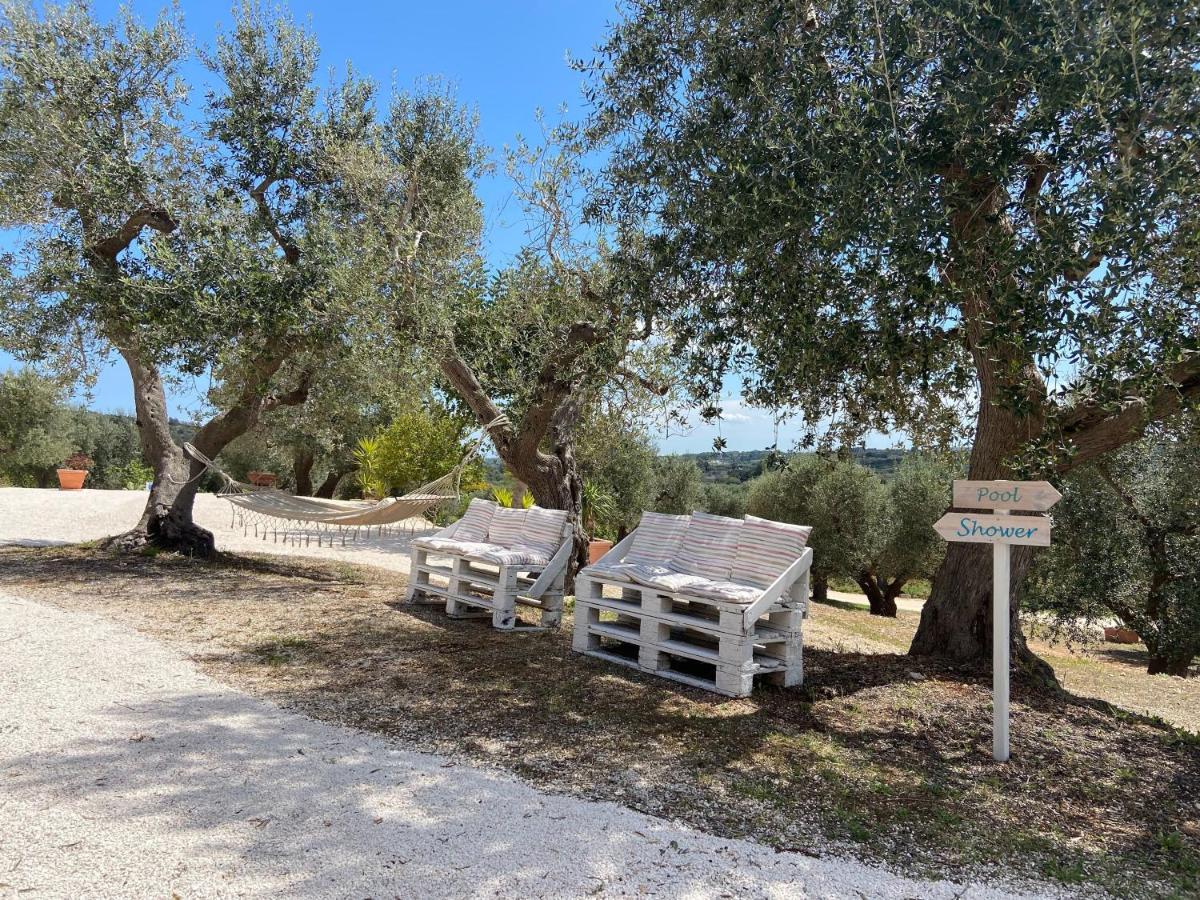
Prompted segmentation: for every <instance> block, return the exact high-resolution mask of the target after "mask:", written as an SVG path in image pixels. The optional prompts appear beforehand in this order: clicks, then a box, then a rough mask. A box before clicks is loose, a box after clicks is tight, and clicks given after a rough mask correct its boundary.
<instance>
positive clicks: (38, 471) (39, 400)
mask: <svg viewBox="0 0 1200 900" xmlns="http://www.w3.org/2000/svg"><path fill="white" fill-rule="evenodd" d="M64 400H65V391H64V390H63V387H62V385H61V384H59V383H58V382H57V381H55V380H54V379H53V378H47V377H45V376H42V375H39V374H38V373H37V372H34V371H33V370H32V369H22V370H20V371H17V372H2V373H0V477H3V478H4V479H6V480H7V481H9V482H11V483H12V484H15V485H16V486H18V487H49V486H50V485H51V483H52V481H53V478H54V468H55V466H60V465H62V462H63V460H65V459H66V458H67V456H69V455H70V454H71V452H72V451H73V450H76V449H79V448H77V447H76V446H75V444H74V442H73V440H72V430H73V423H72V421H71V415H70V412H69V411H68V410H67V408H66V406H65V405H64Z"/></svg>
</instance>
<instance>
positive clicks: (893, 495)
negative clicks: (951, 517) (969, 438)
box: [854, 454, 957, 616]
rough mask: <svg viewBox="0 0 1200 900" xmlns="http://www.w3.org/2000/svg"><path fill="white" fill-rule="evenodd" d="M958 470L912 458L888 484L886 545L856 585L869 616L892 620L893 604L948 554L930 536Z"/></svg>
mask: <svg viewBox="0 0 1200 900" xmlns="http://www.w3.org/2000/svg"><path fill="white" fill-rule="evenodd" d="M956 474H957V466H956V465H955V464H954V463H953V462H951V461H948V460H945V459H942V458H937V457H931V456H926V455H922V454H910V455H908V456H906V457H905V458H904V459H903V460H902V461H901V463H900V466H899V468H897V470H896V472H895V474H893V475H892V477H891V478H890V479H889V480H888V482H887V487H886V492H885V493H884V495H883V498H882V499H883V503H884V511H883V522H882V529H883V534H884V540H883V543H882V545H881V546H880V547H879V548H878V550H877V551H876V554H875V556H874V557H873V558H872V559H870V560H868V561H867V563H866V565H864V566H863V567H862V568H861V569H860V570H859V571H858V572H857V573H856V574H855V575H854V580H855V581H856V582H858V586H859V587H860V588H862V591H863V593H864V594H866V595H867V601H868V602H869V604H870V607H871V613H872V615H883V616H894V615H896V612H897V610H896V598H897V597H899V596H900V594H901V593H902V592H903V590H904V587H905V585H907V584H908V583H909V582H910V581H911V580H912V579H913V578H919V577H930V576H932V575H933V573H934V572H935V571H936V570H937V567H938V566H939V565H940V564H941V561H942V559H943V557H944V556H945V554H946V542H945V541H944V540H942V538H941V537H940V536H939V535H938V534H937V532H936V531H934V530H933V523H934V522H936V521H937V520H938V519H939V518H941V516H942V513H944V512H945V511H946V509H947V507H948V506H949V505H950V483H951V481H952V480H953V479H954V476H955V475H956Z"/></svg>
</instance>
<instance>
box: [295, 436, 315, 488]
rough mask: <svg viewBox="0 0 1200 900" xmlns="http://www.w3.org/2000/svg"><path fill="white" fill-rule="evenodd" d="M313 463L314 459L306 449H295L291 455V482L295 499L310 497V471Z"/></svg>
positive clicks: (311, 486)
mask: <svg viewBox="0 0 1200 900" xmlns="http://www.w3.org/2000/svg"><path fill="white" fill-rule="evenodd" d="M315 462H316V457H315V456H313V453H312V451H311V450H309V449H308V448H307V447H297V448H296V450H295V452H294V453H293V454H292V481H293V482H294V484H295V493H296V496H297V497H311V496H312V493H313V483H312V470H313V464H314V463H315Z"/></svg>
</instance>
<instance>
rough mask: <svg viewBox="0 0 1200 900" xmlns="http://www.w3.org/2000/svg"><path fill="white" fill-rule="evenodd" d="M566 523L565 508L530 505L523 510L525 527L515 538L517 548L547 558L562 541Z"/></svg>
mask: <svg viewBox="0 0 1200 900" xmlns="http://www.w3.org/2000/svg"><path fill="white" fill-rule="evenodd" d="M566 524H567V511H566V510H565V509H542V508H541V507H539V506H533V507H530V508H529V509H527V510H526V511H525V527H524V528H523V529H522V530H521V536H520V537H519V538H517V544H516V546H517V548H518V549H520V550H529V551H531V552H533V553H540V554H543V555H545V556H546V558H547V559H549V557H551V556H553V555H554V553H555V551H557V550H558V547H559V545H560V544H561V543H562V542H563V528H564V527H566Z"/></svg>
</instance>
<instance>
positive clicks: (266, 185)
mask: <svg viewBox="0 0 1200 900" xmlns="http://www.w3.org/2000/svg"><path fill="white" fill-rule="evenodd" d="M276 180H277V179H276V178H274V177H273V176H267V177H266V178H264V179H263V180H262V181H260V182H259V183H258V185H257V186H256V187H254V188H251V190H250V197H251V199H253V200H254V203H255V205H256V206H257V207H258V213H259V215H260V216H262V219H263V221H264V222H265V223H266V225H267V230H268V231H270V232H271V237H273V238H275V243H276V244H278V245H279V249H280V250H282V251H283V258H284V259H286V260H287V261H288V262H289V263H291V264H292V265H295V264H296V263H298V262H300V248H299V247H297V246H296V245H295V244H293V243H292V242H291V241H290V240H288V238H287V236H286V235H284V233H283V232H282V231H281V230H280V228H279V224H278V223H277V222H276V221H275V216H274V215H273V214H272V213H271V207H270V206H269V205H268V204H267V191H268V190H270V189H271V185H273V184H274V183H275V182H276Z"/></svg>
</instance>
